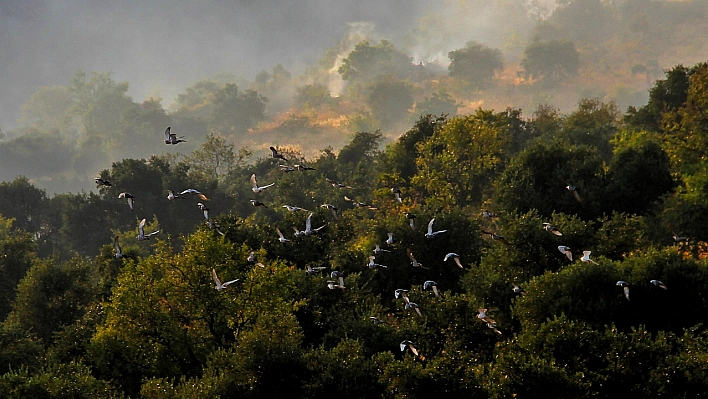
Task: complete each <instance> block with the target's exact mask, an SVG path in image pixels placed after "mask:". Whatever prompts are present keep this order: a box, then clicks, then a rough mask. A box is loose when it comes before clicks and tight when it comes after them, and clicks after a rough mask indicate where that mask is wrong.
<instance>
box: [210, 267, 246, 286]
mask: <svg viewBox="0 0 708 399" xmlns="http://www.w3.org/2000/svg"><path fill="white" fill-rule="evenodd" d="M211 277H212V278H213V279H214V284H216V287H214V288H216V290H217V291H221V290H223V289H225V288H226V287H228V286H229V285H231V284H233V283H235V282H237V281H239V279H236V280H231V281H227V282H225V283H222V282H221V280H219V277H216V270H215V269H211Z"/></svg>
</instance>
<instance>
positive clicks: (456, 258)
mask: <svg viewBox="0 0 708 399" xmlns="http://www.w3.org/2000/svg"><path fill="white" fill-rule="evenodd" d="M449 259H453V260H454V261H455V263H457V266H458V267H459V268H460V269H464V268H463V267H462V263H461V262H460V255H458V254H456V253H454V252H450V253H449V254H447V255H445V259H443V262H447V261H448V260H449Z"/></svg>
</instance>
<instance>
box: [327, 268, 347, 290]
mask: <svg viewBox="0 0 708 399" xmlns="http://www.w3.org/2000/svg"><path fill="white" fill-rule="evenodd" d="M329 276H330V277H331V278H336V279H337V280H339V286H340V287H341V288H344V272H340V271H339V270H332V272H331V273H330V274H329Z"/></svg>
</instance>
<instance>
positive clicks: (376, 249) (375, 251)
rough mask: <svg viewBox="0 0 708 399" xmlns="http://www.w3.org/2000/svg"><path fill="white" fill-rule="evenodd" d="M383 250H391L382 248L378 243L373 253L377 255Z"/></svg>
mask: <svg viewBox="0 0 708 399" xmlns="http://www.w3.org/2000/svg"><path fill="white" fill-rule="evenodd" d="M383 252H391V251H389V250H388V249H382V248H381V247H380V246H379V244H376V248H374V253H375V254H376V255H378V254H380V253H383Z"/></svg>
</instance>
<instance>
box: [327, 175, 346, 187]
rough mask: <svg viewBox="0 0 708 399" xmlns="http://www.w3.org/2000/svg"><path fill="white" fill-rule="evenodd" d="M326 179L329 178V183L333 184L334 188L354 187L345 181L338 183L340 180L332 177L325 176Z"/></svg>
mask: <svg viewBox="0 0 708 399" xmlns="http://www.w3.org/2000/svg"><path fill="white" fill-rule="evenodd" d="M325 180H327V183H329V184H331V185H332V187H334V188H352V187H351V186H348V185H346V184H344V183H338V182H336V181H334V180H332V179H330V178H329V177H325Z"/></svg>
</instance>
